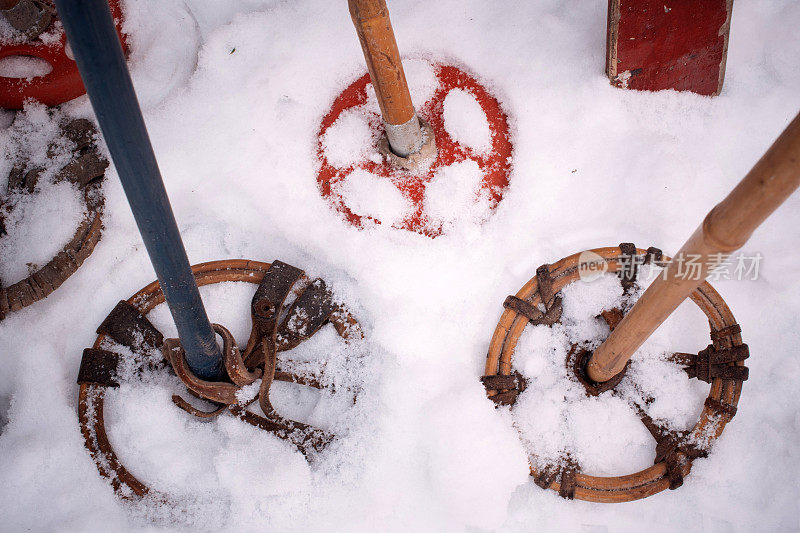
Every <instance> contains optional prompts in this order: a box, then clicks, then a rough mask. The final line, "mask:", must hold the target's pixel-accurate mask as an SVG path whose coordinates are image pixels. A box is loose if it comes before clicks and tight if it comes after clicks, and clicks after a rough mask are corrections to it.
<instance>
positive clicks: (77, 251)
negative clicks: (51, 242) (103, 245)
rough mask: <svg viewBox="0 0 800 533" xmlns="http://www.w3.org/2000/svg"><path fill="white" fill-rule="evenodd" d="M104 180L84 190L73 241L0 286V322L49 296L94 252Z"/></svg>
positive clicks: (100, 214) (101, 227) (97, 235)
mask: <svg viewBox="0 0 800 533" xmlns="http://www.w3.org/2000/svg"><path fill="white" fill-rule="evenodd" d="M102 179H103V178H99V179H97V180H96V181H93V182H92V183H89V184H88V185H87V186H86V187H85V188H84V190H83V204H84V206H85V207H86V215H85V216H84V218H83V220H81V223H80V224H79V225H78V228H77V229H76V230H75V234H74V235H73V236H72V239H70V241H69V242H68V243H67V244H65V245H64V247H63V248H62V249H61V251H60V252H58V253H57V254H56V255H55V256H53V258H52V259H51V260H50V261H49V262H48V263H47V264H46V265H44V266H43V267H41V268H40V269H39V270H37V271H36V272H34V273H33V274H31V275H29V276H28V277H27V278H25V279H22V280H20V281H18V282H16V283H14V284H12V285H9V286H8V287H2V286H0V320H2V319H4V318H5V317H6V315H8V313H10V312H12V311H19V310H20V309H22V308H23V307H27V306H29V305H31V304H33V303H36V302H38V301H39V300H43V299H44V298H46V297H48V296H49V295H50V294H51V293H52V292H53V291H55V290H56V289H57V288H59V287H60V286H61V284H62V283H64V282H65V281H66V280H67V278H69V277H70V276H71V275H72V274H74V273H75V271H77V270H78V268H80V266H81V265H82V264H83V262H84V261H85V260H86V258H87V257H89V256H90V255H91V253H92V252H93V251H94V247H95V246H96V245H97V243H98V242H99V241H100V237H101V234H102V231H103V222H102V215H103V204H104V199H103V197H102V196H101V195H102V192H101V189H102V188H101V186H100V185H99V184H100V183H101V182H102Z"/></svg>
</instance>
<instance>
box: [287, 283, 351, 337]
mask: <svg viewBox="0 0 800 533" xmlns="http://www.w3.org/2000/svg"><path fill="white" fill-rule="evenodd" d="M336 308H337V307H336V304H334V303H333V295H332V294H331V292H330V291H329V290H328V287H327V286H326V285H325V281H323V280H321V279H315V280H314V281H312V282H311V284H309V286H308V287H307V288H306V290H305V291H303V293H302V294H300V296H298V297H297V299H296V300H295V301H294V303H293V304H292V306H291V307H290V308H289V312H288V313H287V315H286V320H285V321H284V322H283V323H282V324H281V326H280V328H279V329H278V335H279V336H280V337H281V341H282V343H285V344H286V345H285V346H284V347H283V348H282V349H286V350H289V349H291V348H293V347H295V346H297V345H298V344H300V343H301V342H302V341H304V340H306V339H308V338H310V337H311V336H312V335H314V334H315V333H316V332H317V331H319V329H320V328H321V327H322V326H323V325H324V324H325V323H326V322H327V321H328V319H329V318H330V316H331V314H332V313H333V312H334V311H335V310H336Z"/></svg>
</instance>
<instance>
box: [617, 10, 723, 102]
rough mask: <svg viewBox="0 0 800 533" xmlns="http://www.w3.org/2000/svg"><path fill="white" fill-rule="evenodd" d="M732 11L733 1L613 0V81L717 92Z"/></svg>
mask: <svg viewBox="0 0 800 533" xmlns="http://www.w3.org/2000/svg"><path fill="white" fill-rule="evenodd" d="M732 7H733V0H609V6H608V48H607V54H606V62H607V66H606V71H607V74H608V77H609V78H610V79H611V83H612V84H613V85H615V86H617V87H622V88H626V89H638V90H647V91H660V90H664V89H675V90H676V91H692V92H695V93H698V94H703V95H716V94H719V92H720V91H721V90H722V82H723V80H724V78H725V58H726V56H727V52H728V33H729V30H730V14H731V9H732Z"/></svg>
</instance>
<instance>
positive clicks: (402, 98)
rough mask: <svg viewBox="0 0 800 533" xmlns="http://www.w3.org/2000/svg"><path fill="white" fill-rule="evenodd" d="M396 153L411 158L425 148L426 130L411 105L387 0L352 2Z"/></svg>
mask: <svg viewBox="0 0 800 533" xmlns="http://www.w3.org/2000/svg"><path fill="white" fill-rule="evenodd" d="M348 3H349V5H350V16H351V17H352V19H353V24H354V25H355V27H356V32H357V33H358V39H359V41H361V49H362V50H363V51H364V59H365V60H366V62H367V68H368V69H369V75H370V78H371V80H372V85H373V87H375V94H376V95H377V97H378V104H379V105H380V108H381V115H382V116H383V122H384V125H385V127H386V136H387V138H388V140H389V146H390V147H391V149H392V152H394V153H395V154H397V155H399V156H400V157H407V156H409V155H410V154H413V153H415V152H418V151H419V149H420V148H421V147H422V142H423V138H422V130H421V129H420V123H419V119H418V118H417V114H416V112H415V111H414V104H413V103H412V102H411V94H410V93H409V91H408V83H407V82H406V75H405V72H404V71H403V63H402V62H401V60H400V52H399V50H398V49H397V41H396V40H395V38H394V31H393V30H392V23H391V21H390V20H389V11H388V9H387V8H386V1H385V0H348Z"/></svg>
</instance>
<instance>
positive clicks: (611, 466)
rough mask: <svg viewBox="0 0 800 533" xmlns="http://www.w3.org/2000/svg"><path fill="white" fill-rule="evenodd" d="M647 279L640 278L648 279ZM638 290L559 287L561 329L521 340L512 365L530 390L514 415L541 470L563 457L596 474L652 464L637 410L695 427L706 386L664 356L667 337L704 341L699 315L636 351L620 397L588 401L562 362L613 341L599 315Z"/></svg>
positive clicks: (679, 320)
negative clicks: (573, 352)
mask: <svg viewBox="0 0 800 533" xmlns="http://www.w3.org/2000/svg"><path fill="white" fill-rule="evenodd" d="M643 268H646V267H643ZM647 276H648V273H647V272H643V273H642V278H643V279H646V278H647ZM639 293H641V291H638V293H637V294H635V295H634V296H633V297H627V296H623V292H622V286H621V284H620V283H619V279H618V278H617V277H616V276H615V275H611V274H607V275H605V276H603V277H601V278H597V279H595V280H593V281H591V282H583V281H578V282H576V283H573V284H571V285H569V286H567V287H565V288H564V289H563V290H562V295H563V309H564V310H563V314H562V317H561V321H560V323H559V324H556V325H555V326H554V327H552V328H550V327H548V326H544V325H541V326H535V327H529V328H526V331H525V332H524V333H523V335H522V337H521V338H520V340H519V344H518V345H517V348H516V350H515V352H514V364H515V366H516V367H517V368H518V369H519V371H520V372H522V374H523V375H524V376H525V377H526V378H527V379H528V381H529V387H528V388H527V389H526V390H525V391H524V392H523V393H522V395H521V397H520V398H519V403H518V405H517V406H516V407H515V409H514V411H513V416H514V419H515V423H516V425H517V427H518V428H519V429H520V431H521V434H522V437H523V439H524V440H525V442H526V448H527V450H528V452H529V454H530V455H531V457H532V462H533V464H534V465H535V466H537V467H538V468H539V469H542V468H543V467H544V466H546V465H548V464H556V463H561V462H563V460H564V459H565V457H566V454H569V455H570V456H571V458H572V459H573V460H576V461H577V462H578V463H579V464H580V465H581V467H582V470H583V471H584V472H586V473H588V474H592V475H624V474H630V473H633V472H635V471H637V470H643V469H645V468H647V467H649V466H650V465H652V462H653V439H652V437H651V436H650V433H649V432H648V431H647V430H646V428H645V426H644V425H643V424H642V422H641V421H640V419H639V418H638V416H637V415H636V414H635V412H634V411H633V410H632V409H631V406H632V405H638V406H640V407H641V408H642V409H643V410H644V411H645V412H646V413H647V414H648V415H650V416H651V418H653V419H654V420H655V421H656V422H657V423H658V424H659V425H661V426H663V427H665V428H667V429H671V430H676V431H679V430H686V429H690V428H691V427H692V426H694V424H695V422H696V421H697V417H698V415H699V413H700V411H701V410H702V408H703V401H704V400H705V397H706V396H707V395H708V386H707V385H704V384H701V383H698V382H697V381H689V380H688V379H686V375H685V373H684V372H683V370H681V369H680V367H678V366H677V365H674V364H671V363H669V362H668V361H667V360H666V357H667V356H668V355H669V353H670V343H669V336H670V335H672V334H674V333H675V332H676V331H680V332H681V334H683V335H685V336H689V337H690V338H692V339H693V340H695V342H697V343H702V342H704V338H703V337H704V335H703V327H707V326H706V319H705V318H704V317H703V316H702V315H701V314H700V312H699V310H695V313H694V314H691V313H689V314H688V316H685V315H687V313H686V312H685V310H684V312H682V313H677V314H675V315H673V316H672V317H670V319H669V320H668V321H667V322H666V323H664V324H663V325H662V327H660V328H659V329H658V331H657V332H656V333H655V334H654V335H653V336H652V337H650V339H648V341H647V343H645V345H644V346H643V347H642V348H640V349H639V350H637V352H636V353H635V354H634V355H633V357H632V359H631V366H630V368H629V370H628V372H627V373H626V376H625V377H624V378H623V380H622V381H621V382H620V384H619V385H618V386H617V387H616V389H615V390H616V394H615V393H612V392H611V391H607V392H604V393H602V394H600V395H599V396H597V397H590V396H588V395H587V394H586V390H585V389H584V387H583V385H581V384H580V383H579V382H578V380H577V378H576V377H575V376H574V373H573V372H571V371H568V370H567V366H566V364H565V361H566V359H567V353H568V352H569V350H570V348H571V347H572V346H573V345H578V346H584V347H588V348H592V347H595V346H597V345H599V343H600V342H602V340H603V339H604V338H605V337H607V336H608V332H609V330H608V327H607V326H606V325H605V322H603V320H602V319H601V318H599V317H598V315H599V314H600V312H601V311H604V310H610V309H612V308H614V307H621V308H627V307H628V306H629V305H630V301H628V300H630V299H636V298H638V296H639ZM698 323H699V326H698ZM692 333H694V335H692ZM705 335H706V336H707V335H708V334H707V333H706V334H705ZM599 437H600V438H599Z"/></svg>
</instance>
